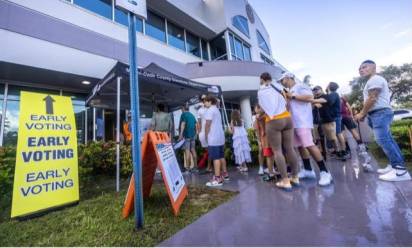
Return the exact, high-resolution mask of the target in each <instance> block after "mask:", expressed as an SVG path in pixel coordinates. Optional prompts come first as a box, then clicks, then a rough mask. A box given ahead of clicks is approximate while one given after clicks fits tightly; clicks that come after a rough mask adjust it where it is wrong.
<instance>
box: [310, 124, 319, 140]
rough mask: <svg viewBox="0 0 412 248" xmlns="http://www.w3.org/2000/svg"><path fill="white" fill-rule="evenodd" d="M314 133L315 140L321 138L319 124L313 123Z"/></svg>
mask: <svg viewBox="0 0 412 248" xmlns="http://www.w3.org/2000/svg"><path fill="white" fill-rule="evenodd" d="M312 135H313V139H314V140H320V134H319V125H318V124H313V129H312Z"/></svg>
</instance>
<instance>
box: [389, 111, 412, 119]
mask: <svg viewBox="0 0 412 248" xmlns="http://www.w3.org/2000/svg"><path fill="white" fill-rule="evenodd" d="M393 113H394V116H393V120H394V121H399V120H405V119H412V110H411V109H396V110H394V111H393Z"/></svg>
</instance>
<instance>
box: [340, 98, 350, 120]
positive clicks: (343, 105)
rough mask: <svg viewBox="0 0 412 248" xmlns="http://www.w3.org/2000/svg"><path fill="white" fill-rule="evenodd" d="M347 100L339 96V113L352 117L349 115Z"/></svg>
mask: <svg viewBox="0 0 412 248" xmlns="http://www.w3.org/2000/svg"><path fill="white" fill-rule="evenodd" d="M347 103H348V102H347V101H346V100H345V99H343V98H341V99H340V104H341V107H340V112H341V114H342V117H349V118H350V117H352V116H351V114H350V110H349V108H348V104H347Z"/></svg>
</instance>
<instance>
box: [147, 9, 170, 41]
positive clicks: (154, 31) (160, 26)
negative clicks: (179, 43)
mask: <svg viewBox="0 0 412 248" xmlns="http://www.w3.org/2000/svg"><path fill="white" fill-rule="evenodd" d="M146 35H149V36H151V37H153V38H155V39H157V40H160V41H163V42H166V33H165V20H164V19H163V18H162V17H160V16H158V15H156V14H154V13H152V12H150V11H148V12H147V20H146Z"/></svg>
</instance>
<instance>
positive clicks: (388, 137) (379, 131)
mask: <svg viewBox="0 0 412 248" xmlns="http://www.w3.org/2000/svg"><path fill="white" fill-rule="evenodd" d="M392 120H393V111H392V110H391V109H389V108H388V109H382V110H379V111H377V112H374V113H372V114H371V115H368V124H369V126H370V127H371V128H372V129H373V134H374V136H375V140H376V143H378V145H379V146H380V147H381V148H382V150H383V152H384V153H385V155H386V157H387V158H388V159H389V162H390V163H391V165H392V167H393V168H395V169H405V160H404V158H403V156H402V152H401V149H400V148H399V146H398V144H397V143H396V141H395V140H394V139H393V137H392V134H391V128H390V127H391V123H392Z"/></svg>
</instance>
